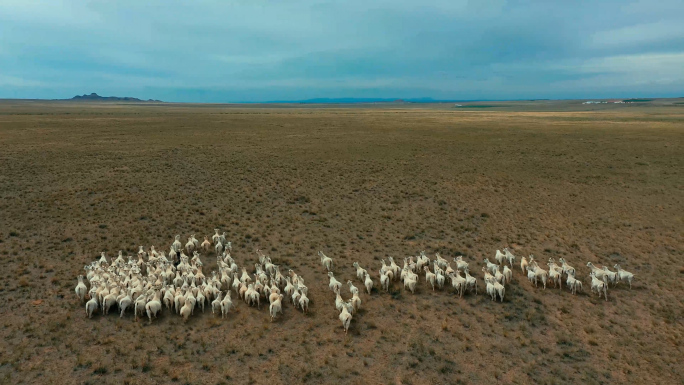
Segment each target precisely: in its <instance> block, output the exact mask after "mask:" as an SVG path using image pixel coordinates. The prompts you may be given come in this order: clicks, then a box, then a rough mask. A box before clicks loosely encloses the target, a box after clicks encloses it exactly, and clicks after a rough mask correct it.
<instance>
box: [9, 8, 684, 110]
mask: <svg viewBox="0 0 684 385" xmlns="http://www.w3.org/2000/svg"><path fill="white" fill-rule="evenodd" d="M419 4H420V5H419ZM683 25H684V7H682V6H681V2H679V1H669V0H663V1H659V2H657V3H653V2H646V1H629V0H627V1H616V0H608V1H602V2H592V1H577V2H548V1H505V0H489V1H485V0H479V1H446V0H436V1H430V2H426V3H424V4H421V3H420V2H414V1H407V0H395V1H387V0H377V1H368V0H366V1H360V0H348V1H344V2H337V1H303V0H292V1H287V2H281V1H259V0H252V1H246V0H245V1H218V0H217V1H197V2H184V1H147V2H137V1H118V2H76V1H66V0H65V1H51V0H42V1H33V2H26V1H21V0H5V1H3V2H1V3H0V36H1V38H0V69H2V71H1V72H0V97H22V98H31V97H44V98H64V97H70V96H72V95H74V94H77V93H79V94H80V93H85V92H98V93H100V94H104V95H130V96H138V97H143V98H159V99H163V100H171V101H207V102H221V101H224V102H229V101H258V100H276V99H303V98H311V97H348V96H358V97H422V96H431V97H435V98H450V99H480V98H484V99H499V98H516V99H518V98H574V97H630V96H682V95H679V94H680V93H681V90H682V89H684V88H683V87H684V71H682V70H681V68H684V27H682V26H683Z"/></svg>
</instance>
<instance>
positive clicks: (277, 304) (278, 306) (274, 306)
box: [268, 294, 283, 322]
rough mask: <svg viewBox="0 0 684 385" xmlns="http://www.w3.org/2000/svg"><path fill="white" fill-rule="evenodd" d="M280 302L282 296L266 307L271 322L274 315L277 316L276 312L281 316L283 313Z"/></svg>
mask: <svg viewBox="0 0 684 385" xmlns="http://www.w3.org/2000/svg"><path fill="white" fill-rule="evenodd" d="M282 300H283V295H282V294H279V295H278V299H276V300H275V301H273V303H271V305H270V306H269V307H268V312H269V314H271V322H273V319H275V317H276V315H278V312H280V313H281V314H282V313H283V304H282Z"/></svg>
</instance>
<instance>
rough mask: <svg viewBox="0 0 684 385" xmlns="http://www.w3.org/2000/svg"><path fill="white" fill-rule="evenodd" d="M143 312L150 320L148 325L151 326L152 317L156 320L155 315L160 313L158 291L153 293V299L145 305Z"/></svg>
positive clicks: (160, 306)
mask: <svg viewBox="0 0 684 385" xmlns="http://www.w3.org/2000/svg"><path fill="white" fill-rule="evenodd" d="M145 310H146V311H147V318H149V319H150V324H152V316H154V318H157V314H159V313H161V310H162V304H161V300H160V292H159V291H155V293H154V298H153V299H152V300H151V301H149V302H148V303H147V304H145Z"/></svg>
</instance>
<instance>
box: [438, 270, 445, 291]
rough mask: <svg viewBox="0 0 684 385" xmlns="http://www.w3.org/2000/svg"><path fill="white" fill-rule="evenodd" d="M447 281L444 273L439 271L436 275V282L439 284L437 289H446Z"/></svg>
mask: <svg viewBox="0 0 684 385" xmlns="http://www.w3.org/2000/svg"><path fill="white" fill-rule="evenodd" d="M445 281H446V278H445V277H444V274H443V273H442V271H441V270H439V271H437V273H436V274H435V282H436V283H437V287H439V288H440V289H443V288H444V282H445Z"/></svg>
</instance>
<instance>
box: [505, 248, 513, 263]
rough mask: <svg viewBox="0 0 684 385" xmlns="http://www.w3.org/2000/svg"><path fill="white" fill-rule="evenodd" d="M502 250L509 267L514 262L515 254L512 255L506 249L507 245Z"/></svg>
mask: <svg viewBox="0 0 684 385" xmlns="http://www.w3.org/2000/svg"><path fill="white" fill-rule="evenodd" d="M503 251H504V255H505V257H506V260H507V261H508V264H509V265H510V266H511V267H513V263H515V255H513V253H511V252H510V251H509V250H508V247H504V249H503Z"/></svg>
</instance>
